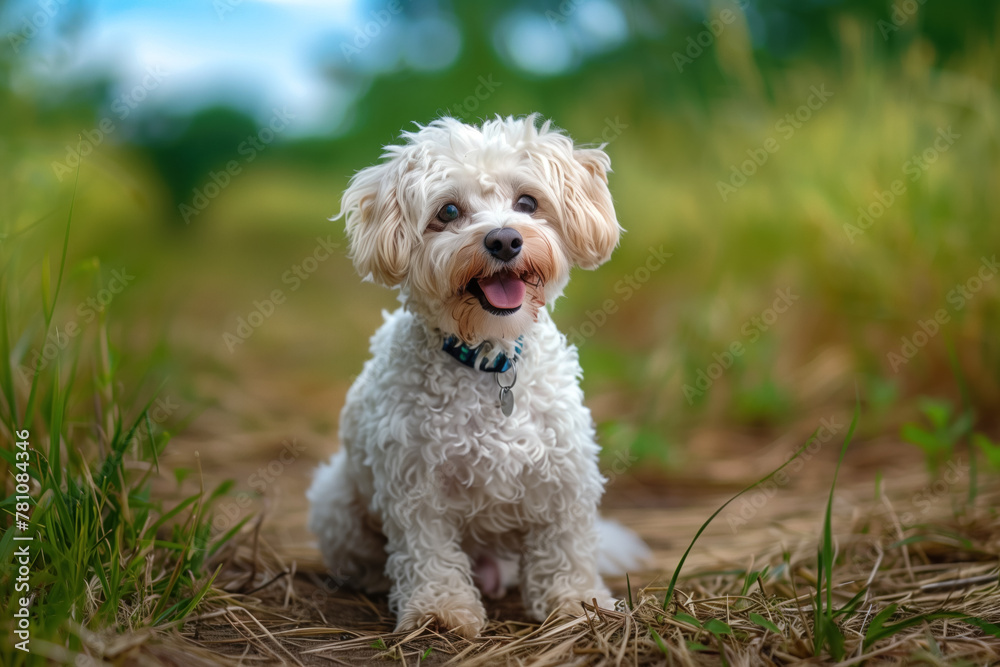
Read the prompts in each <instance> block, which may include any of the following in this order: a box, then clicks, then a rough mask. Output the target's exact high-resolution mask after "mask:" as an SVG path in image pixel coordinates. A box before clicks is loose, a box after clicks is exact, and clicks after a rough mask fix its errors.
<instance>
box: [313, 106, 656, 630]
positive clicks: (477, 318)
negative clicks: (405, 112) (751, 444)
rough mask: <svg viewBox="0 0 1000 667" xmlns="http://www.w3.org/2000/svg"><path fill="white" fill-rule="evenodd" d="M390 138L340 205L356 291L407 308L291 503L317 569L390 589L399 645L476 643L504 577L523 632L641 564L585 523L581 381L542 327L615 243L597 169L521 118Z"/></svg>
mask: <svg viewBox="0 0 1000 667" xmlns="http://www.w3.org/2000/svg"><path fill="white" fill-rule="evenodd" d="M403 139H404V140H405V143H404V144H403V145H401V146H389V147H387V148H386V150H385V153H384V155H383V160H384V161H383V162H382V163H380V164H378V165H376V166H373V167H369V168H367V169H364V170H362V171H361V172H359V173H358V174H356V175H355V176H354V178H353V179H352V180H351V183H350V186H349V187H348V189H347V192H346V193H345V194H344V198H343V201H342V205H341V215H344V216H346V224H347V235H348V237H349V239H350V248H351V256H352V258H353V260H354V264H355V266H356V268H357V270H358V272H359V273H360V274H361V276H362V277H364V278H365V279H367V280H372V281H375V282H377V283H379V284H382V285H385V286H388V287H398V288H399V291H400V296H399V299H400V301H401V302H402V304H403V306H402V308H400V309H399V310H397V311H396V312H394V313H392V314H391V315H390V314H386V316H385V324H383V325H382V327H381V328H380V329H379V330H378V332H377V333H376V334H375V335H374V336H373V337H372V340H371V353H372V358H371V359H370V360H369V361H368V362H367V363H366V364H365V366H364V370H363V371H362V373H361V375H360V377H359V378H358V380H357V381H356V382H355V383H354V386H353V387H351V390H350V392H349V393H348V395H347V402H346V405H345V406H344V409H343V412H342V414H341V419H340V441H341V444H342V447H341V449H340V451H339V452H337V453H336V454H335V455H334V456H333V458H332V459H331V461H330V463H329V464H326V465H323V466H321V467H320V468H319V469H318V470H317V472H316V477H315V480H314V482H313V484H312V487H311V488H310V489H309V491H308V494H307V495H308V497H309V500H310V502H311V509H310V514H309V527H310V529H311V530H312V531H313V532H315V533H316V534H317V535H318V536H319V545H320V549H321V551H322V553H323V557H324V561H325V563H326V565H327V566H328V567H329V568H330V569H331V571H332V572H333V573H334V574H335V575H336V576H338V577H339V578H340V580H341V581H343V582H344V583H346V584H349V585H352V586H354V587H356V588H361V589H363V590H367V591H370V592H375V591H384V590H386V589H390V593H389V603H390V606H391V608H392V610H393V611H394V612H395V613H396V614H397V619H398V625H397V628H396V629H397V631H406V630H411V629H413V628H417V627H420V626H421V625H423V624H424V623H427V622H430V623H431V624H433V625H435V626H437V627H438V628H440V629H443V630H453V631H455V632H457V633H459V634H461V635H464V636H466V637H473V636H476V635H477V634H478V633H479V632H480V630H482V628H483V626H484V624H485V621H486V614H485V611H484V609H483V605H482V601H481V598H480V591H479V590H478V589H477V585H478V588H479V589H482V591H483V593H485V594H487V595H491V596H498V595H501V594H502V593H503V591H504V589H505V587H506V585H507V584H508V583H510V581H511V580H512V579H514V577H517V580H518V581H519V582H520V586H521V592H522V594H523V597H524V604H525V606H526V608H527V610H528V612H529V613H530V614H531V615H532V617H534V618H536V619H538V620H542V619H544V618H545V617H546V616H547V615H549V614H550V613H552V612H565V613H570V614H580V613H581V612H582V609H581V606H580V602H581V601H587V602H590V601H591V600H593V599H594V598H596V599H597V601H598V603H599V604H601V605H602V606H607V605H610V604H613V602H614V600H613V599H612V597H611V594H610V593H609V591H608V589H607V588H606V587H605V585H604V583H603V581H602V579H601V576H600V574H599V569H600V568H599V561H602V563H601V564H602V565H603V566H604V569H605V570H608V572H606V573H618V572H620V571H621V570H623V569H624V568H634V567H637V566H639V565H641V564H642V563H644V562H645V561H647V559H648V556H649V551H648V548H647V547H646V546H645V544H643V543H642V541H641V540H640V539H639V538H638V537H637V536H635V535H634V534H633V533H631V532H629V531H628V530H627V529H625V528H623V527H621V526H620V525H617V524H613V523H611V522H608V521H604V520H601V519H600V518H599V517H598V513H597V506H598V502H599V500H600V498H601V494H602V493H603V488H604V481H605V480H604V478H603V477H602V476H601V473H600V472H599V470H598V467H597V462H598V461H597V455H598V445H597V443H596V442H595V439H594V437H595V434H594V427H593V423H592V420H591V416H590V412H589V410H588V409H587V408H586V407H585V406H584V404H583V393H582V391H581V390H580V386H579V378H580V375H581V373H582V371H581V369H580V365H579V363H578V361H577V353H576V349H575V348H574V347H572V346H570V345H569V344H567V342H566V338H565V337H564V336H563V335H562V334H560V333H559V331H558V330H557V329H556V327H555V325H554V324H553V323H552V320H551V319H550V318H549V314H548V312H547V311H546V310H545V308H544V306H545V305H546V304H552V303H553V302H554V301H555V300H556V298H557V297H558V296H559V295H560V294H561V293H562V291H563V288H564V287H565V286H566V283H567V281H568V280H569V272H570V268H571V267H572V266H574V265H575V266H579V267H582V268H584V269H594V268H596V267H598V266H599V265H600V264H602V263H603V262H605V261H606V260H607V259H608V258H609V256H610V255H611V252H612V250H614V248H615V246H616V245H617V243H618V237H619V233H620V232H621V228H620V227H619V226H618V221H617V219H616V217H615V210H614V206H613V204H612V201H611V194H610V192H609V191H608V186H607V172H608V170H609V167H610V160H609V159H608V156H607V155H606V154H605V153H604V152H603V151H602V150H599V149H575V148H574V147H573V143H572V141H571V140H570V139H569V138H568V137H567V136H566V135H564V134H562V133H561V132H560V131H559V130H556V129H555V128H553V127H551V126H550V125H549V123H548V122H546V123H544V124H542V125H541V126H540V127H538V126H536V122H535V116H529V117H528V118H523V119H516V118H506V119H501V118H497V119H496V120H492V121H488V122H485V123H483V125H482V126H481V127H472V126H469V125H465V124H463V123H461V122H459V121H457V120H454V119H451V118H443V119H440V120H435V121H433V122H432V123H430V125H427V126H425V127H420V128H419V130H418V131H416V132H412V133H411V132H407V133H404V134H403ZM338 217H339V216H338ZM610 542H614V544H610Z"/></svg>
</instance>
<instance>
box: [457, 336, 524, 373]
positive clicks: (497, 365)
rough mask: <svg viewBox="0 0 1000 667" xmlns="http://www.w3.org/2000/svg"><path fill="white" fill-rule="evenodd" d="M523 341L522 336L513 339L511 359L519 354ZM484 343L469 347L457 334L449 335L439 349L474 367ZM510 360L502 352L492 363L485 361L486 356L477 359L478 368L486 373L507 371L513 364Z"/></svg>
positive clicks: (516, 358) (515, 359)
mask: <svg viewBox="0 0 1000 667" xmlns="http://www.w3.org/2000/svg"><path fill="white" fill-rule="evenodd" d="M523 343H524V336H518V337H517V340H516V341H514V359H513V361H515V362H516V361H517V360H518V359H519V357H520V355H521V346H522V345H523ZM484 345H485V343H480V344H479V345H477V346H476V347H469V346H468V345H467V344H466V343H465V341H463V340H462V339H460V338H459V337H458V336H455V335H451V336H448V337H447V338H445V339H444V345H443V346H442V347H441V349H442V350H444V351H445V352H447V353H448V354H450V355H451V356H453V357H455V358H456V359H458V360H459V361H460V362H462V363H463V364H465V365H466V366H468V367H469V368H476V359H477V358H479V353H480V352H481V351H482V350H483V346H484ZM511 361H512V360H511V358H510V357H508V356H507V355H506V354H504V353H503V352H501V353H500V354H498V355H497V356H496V358H495V359H494V360H493V363H492V364H491V363H489V362H488V361H487V358H486V357H483V358H482V359H481V360H480V361H479V370H481V371H486V372H487V373H504V372H506V371H509V370H510V369H511V367H512V366H513V363H511Z"/></svg>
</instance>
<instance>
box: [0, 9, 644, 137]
mask: <svg viewBox="0 0 1000 667" xmlns="http://www.w3.org/2000/svg"><path fill="white" fill-rule="evenodd" d="M389 3H390V0H384V1H379V2H362V1H360V0H169V1H166V0H165V1H161V2H155V0H145V1H139V0H90V1H89V2H88V1H87V0H17V1H15V2H12V3H7V7H6V10H5V11H3V12H2V15H0V26H2V29H3V34H4V35H5V36H6V37H7V40H6V41H8V42H10V41H11V37H10V35H11V34H12V32H13V33H14V34H21V35H26V34H29V33H30V32H31V27H30V26H31V24H36V25H37V26H40V29H39V30H38V32H37V33H36V34H32V35H31V36H30V37H28V38H27V39H25V40H24V41H23V42H22V43H21V44H19V46H21V47H24V48H19V49H17V57H18V58H19V59H21V65H22V67H21V73H22V74H21V76H20V77H19V78H18V77H15V80H14V85H15V86H18V85H21V86H33V85H37V84H38V82H43V83H45V84H47V85H48V86H50V87H51V88H52V89H53V90H55V91H58V90H60V89H66V86H67V84H70V83H73V82H79V81H83V80H86V79H87V78H88V77H93V76H96V75H97V74H101V73H106V72H109V71H110V72H113V73H114V76H115V79H116V81H117V86H118V90H116V91H114V95H113V96H118V95H128V94H129V92H130V91H132V90H134V89H135V87H136V86H139V85H141V84H142V82H143V81H149V80H150V79H149V78H148V73H149V72H150V71H155V72H158V73H160V77H159V81H158V82H157V83H156V86H155V88H154V89H150V90H148V91H142V95H143V97H144V98H145V100H149V101H148V102H147V101H145V100H144V102H143V105H144V106H145V105H148V107H147V108H160V109H163V108H165V109H168V110H172V111H178V112H188V111H191V110H193V109H195V108H199V107H201V106H204V105H205V104H209V103H211V102H213V101H224V102H226V103H228V104H236V105H237V106H240V107H242V108H243V109H245V110H246V111H248V112H250V113H252V114H254V115H256V116H257V117H258V119H259V120H265V119H267V118H269V117H270V116H271V115H272V114H273V109H275V108H284V109H287V110H288V111H289V112H291V113H293V114H296V117H297V120H296V123H295V127H294V128H292V129H290V131H289V134H308V133H314V132H328V131H332V130H335V129H336V127H337V125H338V123H340V122H341V121H342V119H343V118H345V116H347V115H348V110H349V107H350V105H351V104H352V102H353V100H354V99H356V97H357V95H358V94H360V93H361V92H362V87H363V86H364V85H366V84H365V79H366V75H374V74H375V73H377V72H378V71H381V70H386V69H392V68H395V67H407V68H413V69H435V68H441V67H447V66H448V65H450V64H451V63H453V62H454V60H455V59H456V58H458V57H459V56H460V54H461V40H462V35H461V34H460V33H459V30H458V27H457V25H455V24H454V23H453V21H452V19H451V17H450V16H449V15H448V14H446V13H440V12H438V13H435V11H434V10H433V9H432V10H431V11H430V12H429V13H426V14H421V17H420V18H419V19H418V20H417V22H416V23H415V24H412V25H411V26H410V28H411V29H410V30H409V31H407V32H406V34H405V38H404V35H403V32H402V31H403V29H404V27H405V25H404V24H403V23H402V22H400V21H391V20H390V21H388V23H387V24H386V25H385V26H384V27H379V28H378V34H377V35H376V36H375V38H374V39H373V40H372V43H371V48H367V49H363V50H362V51H361V53H360V54H359V55H358V56H357V57H356V58H354V59H352V60H351V62H350V63H348V62H347V60H346V59H345V57H344V55H343V46H344V44H351V43H352V40H353V38H354V36H355V31H356V30H358V28H359V27H364V26H365V25H367V24H370V23H371V21H372V14H373V13H374V12H380V13H381V14H382V15H383V16H385V15H386V13H385V8H386V7H389ZM431 7H433V5H431ZM574 7H575V8H574V10H573V11H572V13H571V15H570V16H569V18H568V19H567V20H566V21H564V22H561V24H560V25H559V29H558V30H555V29H553V28H554V26H553V24H551V23H550V22H549V21H548V20H547V19H545V18H544V17H543V15H542V14H541V13H526V12H523V11H522V12H515V13H513V14H511V15H509V16H508V17H507V18H506V19H505V20H503V21H502V22H501V24H500V25H499V26H498V28H497V35H496V46H497V50H498V52H499V53H500V55H501V57H505V58H506V59H507V60H508V62H509V63H510V64H511V65H513V66H515V67H520V68H522V69H526V70H532V71H535V72H536V73H538V74H543V75H545V74H557V73H559V72H561V71H565V70H566V69H568V68H571V67H572V66H574V65H575V64H576V63H577V62H578V61H579V59H580V58H582V57H587V56H589V55H594V54H595V53H597V52H600V51H603V50H605V49H609V48H613V47H614V46H615V45H617V44H618V43H620V42H621V40H623V39H625V37H626V33H627V28H626V26H625V21H624V17H623V16H622V15H621V12H620V10H619V9H618V8H617V7H616V6H615V5H614V4H612V3H611V2H608V0H587V1H586V2H583V3H581V4H579V5H574ZM46 8H47V9H46ZM78 9H82V11H77V10H78ZM25 31H27V32H25ZM362 39H363V38H362ZM4 46H5V47H6V46H7V45H4ZM324 58H325V59H326V62H327V63H328V64H330V63H333V64H336V65H339V66H343V67H348V66H349V67H350V68H351V69H353V70H354V72H355V73H360V74H361V76H354V77H346V78H344V79H343V80H337V79H334V78H332V77H330V76H329V75H327V76H324V75H323V73H322V72H321V69H320V67H321V62H322V61H323V59H324ZM137 113H142V111H141V110H140V111H138V112H137Z"/></svg>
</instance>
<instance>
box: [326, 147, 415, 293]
mask: <svg viewBox="0 0 1000 667" xmlns="http://www.w3.org/2000/svg"><path fill="white" fill-rule="evenodd" d="M402 163H403V160H402V159H401V158H400V157H398V156H397V157H395V158H394V159H391V160H389V161H387V162H383V163H382V164H378V165H375V166H373V167H367V168H365V169H362V170H361V171H359V172H358V173H357V174H355V175H354V177H353V178H352V179H351V183H350V185H349V186H348V187H347V190H346V191H345V192H344V197H343V199H342V200H341V203H340V214H339V215H338V216H337V217H338V218H339V217H340V216H344V217H345V219H346V228H347V238H348V241H349V243H350V257H351V259H352V260H353V261H354V268H355V269H357V271H358V273H359V274H360V275H361V277H362V278H363V279H365V280H370V281H372V282H375V283H378V284H380V285H384V286H386V287H395V286H396V285H399V284H400V283H402V282H403V280H404V279H405V278H406V274H407V273H408V272H409V267H410V256H411V255H412V251H413V244H414V243H415V239H414V238H413V234H412V232H411V231H410V229H409V225H407V224H406V218H405V213H404V211H403V208H402V206H401V205H400V196H399V189H400V187H401V186H402V177H403V173H404V171H405V166H404V165H403V164H402Z"/></svg>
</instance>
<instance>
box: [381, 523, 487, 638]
mask: <svg viewBox="0 0 1000 667" xmlns="http://www.w3.org/2000/svg"><path fill="white" fill-rule="evenodd" d="M391 514H392V515H391V516H390V517H387V518H386V521H385V526H384V528H385V533H386V536H387V537H388V538H389V545H388V550H389V562H388V564H387V565H386V573H387V574H388V575H389V577H390V578H391V579H392V581H393V586H392V590H391V591H390V593H389V606H390V607H391V608H392V609H393V610H394V611H395V612H396V617H397V623H396V632H406V631H409V630H413V629H415V628H418V627H420V626H422V625H423V624H424V623H427V622H428V621H430V623H431V625H432V626H436V627H437V628H438V629H441V630H451V631H453V632H455V633H456V634H459V635H461V636H463V637H468V638H472V637H475V636H477V635H478V634H479V632H480V631H481V630H482V629H483V626H484V625H485V623H486V611H485V610H484V609H483V604H482V602H481V601H480V598H479V591H478V590H477V589H476V587H475V586H474V585H473V583H472V563H471V561H470V559H469V556H468V555H467V554H466V553H465V552H464V551H462V547H461V539H460V535H459V530H458V521H457V520H454V521H452V520H449V518H448V517H444V516H441V515H440V514H436V513H431V512H429V511H425V512H420V511H412V510H411V511H409V512H406V516H405V517H403V516H399V514H398V513H395V512H393V513H391Z"/></svg>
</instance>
